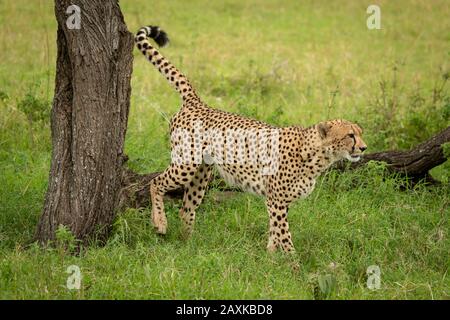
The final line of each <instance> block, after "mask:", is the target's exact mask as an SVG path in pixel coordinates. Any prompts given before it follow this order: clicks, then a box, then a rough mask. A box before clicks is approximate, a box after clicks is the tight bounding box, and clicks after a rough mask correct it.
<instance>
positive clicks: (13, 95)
mask: <svg viewBox="0 0 450 320" xmlns="http://www.w3.org/2000/svg"><path fill="white" fill-rule="evenodd" d="M375 2H376V3H378V4H380V6H381V12H382V29H381V30H368V29H367V28H366V18H367V14H366V8H367V6H368V5H369V4H371V3H373V1H372V2H370V3H366V2H364V1H334V2H331V1H325V0H323V1H302V2H300V1H265V2H261V1H256V0H254V1H245V2H244V1H237V0H233V1H231V0H229V1H220V2H219V1H214V2H211V1H206V0H204V1H188V2H186V1H160V2H150V1H145V0H133V1H124V0H122V1H121V6H122V9H123V12H124V15H125V19H126V22H127V24H128V26H129V29H130V30H131V31H135V30H137V29H138V28H139V27H140V26H141V25H144V24H149V23H151V24H158V25H160V26H162V27H164V28H165V29H166V31H167V32H168V33H169V36H171V40H172V42H171V45H170V46H169V47H168V48H167V49H164V50H163V53H164V54H166V55H167V56H168V57H169V58H170V60H171V61H172V62H174V63H175V64H176V65H177V66H178V67H179V68H180V69H182V70H183V71H184V72H185V73H186V74H188V75H189V77H190V78H191V79H192V82H193V83H194V85H195V86H196V87H197V88H198V92H200V93H201V96H202V97H203V98H204V100H205V101H207V102H208V103H209V104H211V105H214V106H216V107H218V108H221V109H225V110H228V111H234V112H239V113H241V114H246V115H250V116H253V117H255V118H258V119H261V120H264V121H268V122H271V123H274V124H277V125H287V124H301V125H311V124H313V123H315V122H317V121H319V120H323V119H327V118H346V119H349V120H353V121H356V122H358V123H360V124H361V126H362V127H363V128H364V129H365V140H366V142H367V144H368V146H369V151H376V150H383V149H390V148H408V147H410V146H412V145H414V144H416V143H418V142H420V141H422V140H423V139H426V138H428V137H429V136H430V135H431V134H433V133H434V132H437V131H438V130H440V129H442V128H445V127H446V126H448V125H449V119H450V118H449V116H450V96H449V90H448V84H446V79H447V77H448V73H449V64H448V57H449V52H450V38H449V33H448V30H449V27H450V23H449V20H448V16H449V13H450V12H449V11H450V9H449V5H448V3H447V2H446V1H445V0H442V1H395V2H394V1H375ZM54 20H55V19H54V17H53V8H52V1H43V0H41V1H32V2H30V1H25V0H16V1H5V0H0V26H1V28H0V42H1V46H2V48H3V50H1V51H0V186H1V187H0V298H2V299H5V298H19V299H24V298H42V299H54V298H62V299H71V298H89V299H97V298H137V299H140V298H145V299H157V298H163V299H172V298H194V299H201V298H216V299H220V298H237V299H245V298H281V299H318V298H337V299H346V298H355V299H374V298H380V299H405V298H417V299H449V298H450V279H449V276H448V268H449V264H450V257H449V251H450V243H449V241H450V240H449V222H448V221H449V204H450V200H449V198H450V197H449V195H450V190H449V189H450V188H449V187H448V183H449V175H450V170H449V164H448V163H446V164H444V165H443V166H440V167H438V168H436V169H434V170H433V172H432V173H433V175H434V176H435V177H436V178H438V179H440V180H441V181H443V182H444V184H443V185H442V186H441V187H433V188H429V187H425V186H422V185H418V186H416V187H415V188H414V189H413V190H408V191H404V190H402V189H401V188H400V186H401V185H402V181H400V180H398V179H397V178H396V177H389V178H386V179H383V178H382V175H381V172H382V168H381V167H380V166H377V165H373V166H371V167H369V168H367V169H364V170H363V171H360V172H354V173H346V174H340V175H337V174H336V173H329V174H328V175H327V176H326V177H325V178H324V179H322V180H321V181H320V182H319V184H318V187H317V189H316V190H315V191H314V193H313V194H312V195H311V196H310V197H309V198H308V199H307V200H305V201H301V202H298V203H297V204H296V205H295V206H294V207H293V208H292V209H291V210H290V225H291V231H292V234H293V237H294V244H295V245H296V248H297V253H296V254H295V255H293V256H286V255H283V254H280V253H277V254H274V255H270V254H267V253H266V252H265V244H266V238H267V218H266V213H265V209H264V203H263V200H262V199H260V198H258V197H255V196H252V195H248V194H239V195H237V196H233V197H230V198H228V199H223V198H224V197H223V196H222V195H221V193H220V192H219V191H217V190H215V189H214V188H212V189H211V190H210V192H209V193H208V195H207V197H206V199H205V203H204V205H203V206H201V207H200V209H199V212H198V213H199V214H198V218H197V224H196V231H195V233H194V235H193V237H192V238H191V239H190V240H189V241H187V242H186V241H184V240H182V239H181V237H180V227H181V225H180V223H179V221H178V216H177V207H178V204H177V203H170V204H168V205H167V211H168V218H169V233H168V235H167V236H166V237H159V236H157V235H155V234H154V232H153V230H152V228H151V226H150V222H149V210H140V211H138V210H129V211H127V212H124V213H121V214H120V215H119V216H118V218H117V219H116V221H115V222H114V232H113V234H112V236H111V238H110V240H109V242H108V243H107V244H106V246H104V247H96V246H94V247H90V248H89V249H85V251H83V253H82V255H81V256H80V257H74V256H71V255H69V254H67V253H66V252H65V251H64V250H63V249H62V247H57V248H55V249H48V250H44V249H40V248H38V247H36V246H34V245H32V246H31V247H27V244H28V243H29V241H30V239H31V238H32V235H33V232H34V230H35V226H36V223H37V219H38V217H39V214H40V211H41V208H42V203H43V197H44V193H45V190H46V183H47V181H46V180H47V174H48V169H49V162H50V152H51V143H50V127H49V121H48V108H49V105H48V101H51V99H52V95H53V79H54V76H55V29H56V23H55V21H54ZM132 88H133V91H132V100H131V112H130V119H129V130H128V134H127V142H126V152H127V154H128V155H129V156H130V159H131V160H130V166H132V167H133V168H134V169H136V170H138V171H141V172H148V171H156V170H161V169H163V168H164V167H165V166H166V165H167V164H168V163H169V156H170V154H169V148H168V126H167V119H168V118H170V116H171V115H172V114H173V113H174V112H176V110H177V109H178V108H179V105H180V101H179V98H178V96H177V94H176V93H175V92H174V91H173V90H171V88H170V87H169V86H168V85H167V83H166V82H165V81H164V79H163V78H162V77H161V76H159V75H158V74H157V72H156V71H155V70H153V68H152V66H151V65H149V64H148V63H146V62H145V60H144V59H143V58H142V57H141V56H140V54H139V53H138V52H137V51H135V62H134V72H133V79H132ZM30 106H31V107H30ZM60 237H61V241H63V240H64V239H65V240H66V241H69V240H67V239H68V238H70V237H68V236H67V235H64V234H62V235H61V236H60ZM70 265H78V266H79V267H80V268H81V273H82V277H83V280H82V286H81V290H78V291H77V290H72V291H71V290H68V289H67V288H66V280H67V277H68V276H69V275H68V274H67V273H66V269H67V267H68V266H70ZM371 265H377V266H379V268H380V270H381V286H380V288H379V289H378V290H369V289H368V288H367V285H366V281H367V274H366V270H367V268H368V267H369V266H371ZM324 279H328V280H329V282H328V283H331V285H329V286H326V285H324V282H326V281H324Z"/></svg>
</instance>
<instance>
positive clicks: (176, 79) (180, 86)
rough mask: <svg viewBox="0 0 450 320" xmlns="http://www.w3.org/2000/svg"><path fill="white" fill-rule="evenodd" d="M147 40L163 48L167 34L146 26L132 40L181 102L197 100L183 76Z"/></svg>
mask: <svg viewBox="0 0 450 320" xmlns="http://www.w3.org/2000/svg"><path fill="white" fill-rule="evenodd" d="M149 38H152V39H153V40H154V41H155V42H156V43H157V44H158V45H159V46H160V47H164V46H165V45H166V44H167V43H169V37H168V36H167V33H166V32H164V31H163V30H161V29H160V28H159V27H158V26H146V27H142V28H140V29H139V31H138V32H137V33H136V36H135V38H134V40H135V42H136V46H137V48H138V49H139V50H140V51H141V52H142V54H143V55H144V56H145V57H146V58H147V59H148V61H150V62H151V63H152V64H153V65H154V66H155V67H156V68H157V69H158V70H159V72H160V73H161V74H162V75H163V76H165V77H166V79H167V81H168V82H169V83H170V84H171V85H172V86H174V87H175V89H176V90H177V91H178V92H179V93H180V95H181V97H182V98H183V100H186V99H189V98H197V99H198V96H197V94H196V93H195V91H194V88H193V87H192V86H191V84H190V83H189V81H188V79H187V78H186V76H185V75H183V74H182V73H181V72H180V71H179V70H178V69H177V68H175V66H174V65H173V64H172V63H170V61H169V60H167V59H166V58H165V57H163V55H162V54H160V53H159V51H158V50H156V49H155V48H154V47H153V46H152V45H151V43H150V42H149Z"/></svg>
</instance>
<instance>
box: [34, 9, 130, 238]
mask: <svg viewBox="0 0 450 320" xmlns="http://www.w3.org/2000/svg"><path fill="white" fill-rule="evenodd" d="M70 5H77V6H79V7H80V9H81V24H80V27H81V28H80V29H69V28H68V25H67V24H66V20H67V19H68V18H69V16H70V14H66V10H67V8H68V7H69V6H70ZM55 15H56V19H57V22H58V34H57V47H58V55H57V65H56V85H55V96H54V100H53V106H52V115H51V130H52V144H53V151H52V161H51V168H50V174H49V182H48V189H47V194H46V197H45V203H44V208H43V212H42V215H41V217H40V221H39V224H38V227H37V231H36V239H37V240H38V241H40V242H42V243H46V242H48V241H49V240H53V239H54V238H55V231H56V230H57V228H58V227H59V225H64V226H67V227H68V228H69V229H70V230H71V232H72V233H73V234H74V235H75V237H76V238H77V239H80V240H82V241H83V242H87V241H89V240H91V239H93V238H94V237H95V239H100V240H102V239H104V238H105V237H106V236H107V234H108V231H109V226H110V224H111V222H112V220H113V218H114V215H115V211H116V210H115V209H116V207H117V205H118V203H119V194H120V189H121V185H122V170H123V169H122V167H123V166H122V165H123V162H124V155H123V146H124V140H125V133H126V128H127V120H128V110H129V98H130V93H131V86H130V79H131V73H132V62H133V56H132V49H133V37H132V35H131V33H129V32H128V30H127V28H126V25H125V23H124V19H123V16H122V13H121V11H120V8H119V5H118V1H117V0H55Z"/></svg>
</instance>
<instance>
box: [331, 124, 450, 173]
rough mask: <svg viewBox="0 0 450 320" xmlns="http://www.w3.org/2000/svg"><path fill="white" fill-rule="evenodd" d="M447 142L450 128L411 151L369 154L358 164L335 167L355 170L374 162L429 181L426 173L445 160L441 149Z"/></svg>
mask: <svg viewBox="0 0 450 320" xmlns="http://www.w3.org/2000/svg"><path fill="white" fill-rule="evenodd" d="M447 142H450V126H449V127H447V128H446V129H444V130H442V131H441V132H440V133H438V134H436V135H434V136H433V137H431V138H430V139H428V140H427V141H425V142H422V143H421V144H419V145H417V146H416V147H414V148H413V149H411V150H407V151H383V152H375V153H369V154H366V155H364V156H363V157H362V158H361V160H360V161H358V162H353V163H351V164H350V165H347V164H346V163H344V162H339V163H337V164H336V166H335V167H336V168H337V169H341V170H343V169H348V168H350V169H355V168H358V167H361V166H363V165H365V164H366V163H367V162H369V161H371V160H374V161H381V162H385V163H386V164H387V168H388V170H389V171H391V172H396V173H400V174H402V175H405V176H408V177H409V178H411V179H412V180H415V181H418V180H421V179H430V178H431V176H430V175H429V173H428V172H429V171H430V170H431V169H433V168H434V167H437V166H438V165H440V164H442V163H444V162H445V161H446V160H447V158H446V157H445V155H444V150H443V147H442V145H443V144H445V143H447ZM430 182H431V180H430Z"/></svg>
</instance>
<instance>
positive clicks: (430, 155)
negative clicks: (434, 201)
mask: <svg viewBox="0 0 450 320" xmlns="http://www.w3.org/2000/svg"><path fill="white" fill-rule="evenodd" d="M447 142H450V127H448V128H447V129H445V130H443V131H441V132H440V133H438V134H437V135H435V136H433V137H431V138H430V139H428V140H427V141H425V142H423V143H421V144H419V145H417V146H416V147H415V148H413V149H411V150H408V151H383V152H375V153H369V154H366V155H364V156H363V157H362V159H361V160H360V161H359V162H353V163H351V164H350V165H348V162H344V161H342V162H339V163H337V164H336V165H335V166H333V168H335V169H338V170H348V169H356V168H359V167H361V166H363V165H365V164H366V163H367V162H369V161H371V160H375V161H381V162H385V163H387V168H388V170H389V171H391V172H396V173H400V174H402V175H406V176H408V177H409V178H410V179H411V181H412V182H417V181H419V180H426V181H427V182H429V183H436V181H435V180H434V179H433V178H432V177H431V175H430V174H429V173H428V172H429V170H431V169H432V168H434V167H436V166H438V165H440V164H442V163H444V162H445V161H446V160H447V159H446V157H445V155H444V150H443V147H442V145H443V144H445V143H447ZM159 174H160V172H152V173H148V174H139V173H136V172H134V171H132V170H130V169H125V170H124V172H123V179H122V191H121V196H120V202H119V210H123V209H125V208H143V207H147V206H148V205H149V204H150V191H149V184H150V181H151V180H152V179H153V178H155V177H156V176H158V175H159ZM213 179H216V180H217V179H219V178H218V177H217V176H216V177H214V178H213ZM219 187H220V189H221V190H226V191H229V190H230V188H227V187H226V185H225V183H224V182H223V181H220V182H219ZM166 196H167V197H169V198H174V199H181V198H182V197H183V189H182V188H179V189H177V190H173V191H171V192H169V193H168V194H167V195H166Z"/></svg>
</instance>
